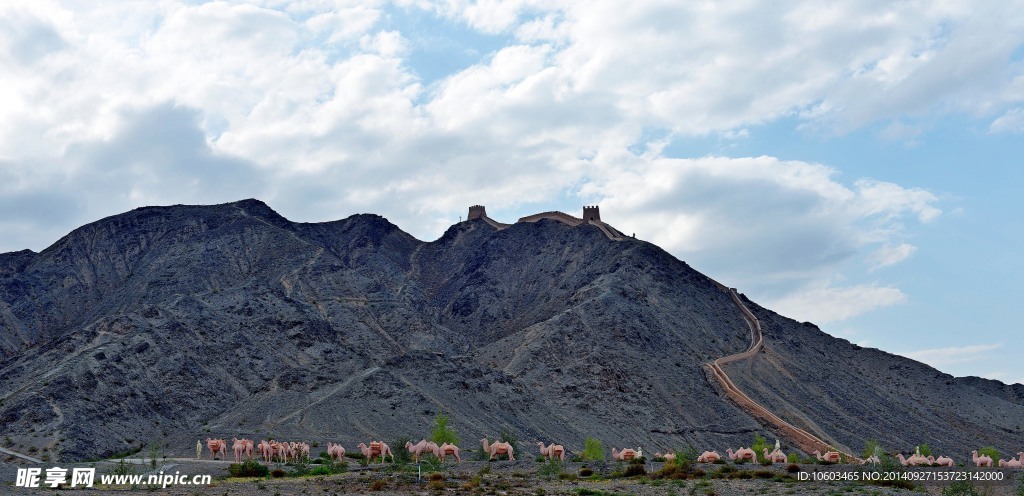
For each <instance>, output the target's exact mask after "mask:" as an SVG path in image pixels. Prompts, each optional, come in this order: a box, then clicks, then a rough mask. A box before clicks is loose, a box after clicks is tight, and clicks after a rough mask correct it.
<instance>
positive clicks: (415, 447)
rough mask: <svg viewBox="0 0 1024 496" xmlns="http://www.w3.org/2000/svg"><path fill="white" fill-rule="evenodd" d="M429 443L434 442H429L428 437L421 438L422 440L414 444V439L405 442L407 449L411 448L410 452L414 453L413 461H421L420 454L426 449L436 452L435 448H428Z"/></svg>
mask: <svg viewBox="0 0 1024 496" xmlns="http://www.w3.org/2000/svg"><path fill="white" fill-rule="evenodd" d="M428 444H433V443H429V442H428V441H427V440H426V439H420V442H418V443H416V444H412V441H408V442H406V443H405V449H407V450H409V454H410V455H412V459H413V461H415V462H417V463H419V461H420V455H422V454H423V452H424V451H428V452H430V453H433V452H434V450H433V449H428ZM434 446H435V447H436V446H437V445H436V444H434Z"/></svg>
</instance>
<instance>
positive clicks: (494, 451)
mask: <svg viewBox="0 0 1024 496" xmlns="http://www.w3.org/2000/svg"><path fill="white" fill-rule="evenodd" d="M480 444H482V445H483V446H484V452H485V453H490V454H491V457H490V460H493V459H494V458H495V457H496V456H498V455H508V459H509V460H510V461H516V457H515V456H513V454H512V452H513V449H512V445H511V444H509V443H503V442H501V441H495V442H494V444H487V438H486V437H485V438H483V439H481V440H480Z"/></svg>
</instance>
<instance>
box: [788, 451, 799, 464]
mask: <svg viewBox="0 0 1024 496" xmlns="http://www.w3.org/2000/svg"><path fill="white" fill-rule="evenodd" d="M786 461H787V462H789V463H799V462H800V455H799V454H797V452H795V451H791V452H790V453H789V454H788V455H786Z"/></svg>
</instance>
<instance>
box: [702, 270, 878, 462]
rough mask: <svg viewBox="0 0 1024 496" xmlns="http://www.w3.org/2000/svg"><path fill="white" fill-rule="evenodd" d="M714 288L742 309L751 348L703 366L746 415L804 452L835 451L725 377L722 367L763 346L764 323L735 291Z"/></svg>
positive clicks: (845, 454) (755, 351)
mask: <svg viewBox="0 0 1024 496" xmlns="http://www.w3.org/2000/svg"><path fill="white" fill-rule="evenodd" d="M715 284H717V285H718V286H719V288H721V289H722V290H723V291H725V292H727V293H729V297H730V298H732V302H733V303H734V304H735V305H736V307H737V308H739V310H740V313H742V314H743V319H744V320H746V321H747V326H748V327H750V347H749V348H747V350H746V351H743V352H740V353H736V354H733V355H728V356H724V357H721V358H719V359H717V360H714V361H712V362H708V363H706V364H704V366H705V367H707V369H708V370H709V371H710V372H711V375H712V376H714V378H715V379H716V380H717V381H718V384H719V385H720V386H722V389H723V390H724V391H725V395H726V396H728V397H729V398H730V399H731V400H733V402H735V403H736V404H737V405H739V407H740V408H742V409H744V410H746V411H747V413H749V414H750V415H752V416H753V417H754V418H756V419H758V420H760V421H762V422H764V423H767V424H770V425H771V426H772V427H774V428H775V430H776V431H777V432H778V433H779V434H781V435H783V436H785V437H786V438H788V439H789V440H790V441H791V442H792V443H793V444H794V445H795V446H796V447H797V448H799V449H800V450H802V451H803V452H805V453H813V452H814V451H821V452H823V453H824V452H826V451H830V450H833V449H834V448H832V447H831V446H830V445H829V444H828V443H826V442H825V441H822V440H821V439H820V438H818V437H817V436H815V435H813V434H811V433H809V432H807V431H805V430H803V429H801V428H799V427H796V426H795V425H793V424H790V423H789V422H786V421H785V420H783V419H781V418H779V417H778V416H777V415H775V414H774V413H772V412H770V411H769V410H768V409H767V408H765V407H763V406H761V405H760V404H759V403H757V402H756V401H754V400H753V399H751V398H750V397H749V396H747V395H746V393H744V392H743V391H741V390H740V389H739V388H738V387H736V385H735V384H733V382H732V380H731V379H729V374H726V373H725V370H724V369H723V368H722V365H724V364H727V363H731V362H736V361H739V360H746V359H749V358H753V357H754V356H756V355H757V352H758V351H760V350H761V348H762V347H763V346H764V338H763V337H762V335H761V322H760V321H758V320H757V317H755V316H754V313H753V312H751V311H750V309H749V308H747V306H746V305H744V304H743V300H741V299H740V297H739V295H737V294H736V291H735V290H734V289H732V288H727V287H725V286H722V285H721V284H718V283H717V282H716V283H715ZM843 455H844V456H846V458H847V459H849V460H854V461H858V462H859V461H861V460H860V459H859V458H857V457H856V456H853V455H851V454H850V453H843ZM759 456H760V455H759Z"/></svg>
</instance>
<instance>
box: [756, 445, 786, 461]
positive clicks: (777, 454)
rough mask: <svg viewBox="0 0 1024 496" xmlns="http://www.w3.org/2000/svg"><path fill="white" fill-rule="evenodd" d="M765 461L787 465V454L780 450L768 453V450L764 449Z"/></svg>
mask: <svg viewBox="0 0 1024 496" xmlns="http://www.w3.org/2000/svg"><path fill="white" fill-rule="evenodd" d="M762 454H763V455H764V460H765V461H768V462H771V463H786V454H785V453H783V452H782V450H780V449H776V450H774V451H772V452H771V453H769V452H768V448H764V449H762Z"/></svg>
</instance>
